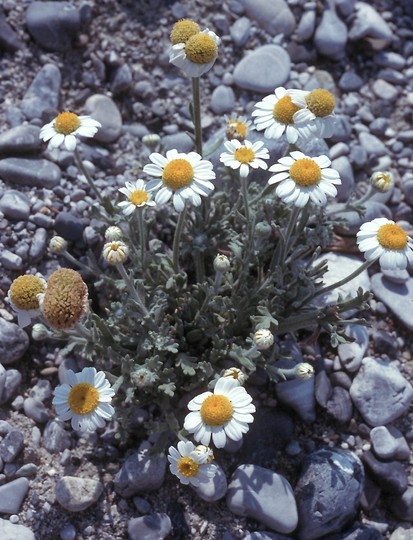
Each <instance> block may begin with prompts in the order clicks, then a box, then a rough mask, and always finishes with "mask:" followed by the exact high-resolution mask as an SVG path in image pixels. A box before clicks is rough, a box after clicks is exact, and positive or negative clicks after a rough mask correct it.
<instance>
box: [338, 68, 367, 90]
mask: <svg viewBox="0 0 413 540" xmlns="http://www.w3.org/2000/svg"><path fill="white" fill-rule="evenodd" d="M363 84H364V81H363V79H362V78H361V77H360V76H359V75H357V73H355V72H354V71H352V70H349V71H345V72H344V73H343V75H342V76H341V77H340V79H339V81H338V87H339V88H340V90H343V92H356V91H357V90H360V88H361V87H362V86H363Z"/></svg>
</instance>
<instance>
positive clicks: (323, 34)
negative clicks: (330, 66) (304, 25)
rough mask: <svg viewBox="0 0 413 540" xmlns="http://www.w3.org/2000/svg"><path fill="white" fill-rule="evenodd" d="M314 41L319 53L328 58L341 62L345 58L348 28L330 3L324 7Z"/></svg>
mask: <svg viewBox="0 0 413 540" xmlns="http://www.w3.org/2000/svg"><path fill="white" fill-rule="evenodd" d="M313 41H314V45H315V47H316V49H317V51H318V52H319V53H320V54H322V55H324V56H327V57H328V58H332V59H333V60H340V59H341V58H343V57H344V56H345V47H346V43H347V26H346V25H345V23H344V22H343V21H342V20H341V19H340V18H339V17H337V14H336V12H335V10H334V9H332V6H331V5H329V4H328V2H327V3H326V4H325V5H324V9H323V13H322V16H321V21H320V22H319V24H318V26H317V29H316V31H315V34H314V40H313Z"/></svg>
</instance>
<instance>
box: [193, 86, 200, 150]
mask: <svg viewBox="0 0 413 540" xmlns="http://www.w3.org/2000/svg"><path fill="white" fill-rule="evenodd" d="M192 105H193V111H194V118H193V120H194V127H195V149H196V151H197V152H198V154H199V155H200V156H202V128H201V99H200V91H199V77H192Z"/></svg>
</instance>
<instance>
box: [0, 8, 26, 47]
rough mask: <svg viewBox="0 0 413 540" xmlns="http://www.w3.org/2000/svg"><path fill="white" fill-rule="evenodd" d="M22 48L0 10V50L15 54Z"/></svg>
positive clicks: (16, 35)
mask: <svg viewBox="0 0 413 540" xmlns="http://www.w3.org/2000/svg"><path fill="white" fill-rule="evenodd" d="M22 46H23V43H22V41H21V40H20V38H19V36H18V34H16V32H15V31H14V30H13V28H12V27H11V26H10V25H9V23H8V22H7V19H6V17H5V15H4V11H3V9H2V8H0V50H3V51H9V52H15V51H17V50H19V49H21V47H22Z"/></svg>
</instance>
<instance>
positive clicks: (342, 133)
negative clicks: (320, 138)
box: [330, 114, 353, 143]
mask: <svg viewBox="0 0 413 540" xmlns="http://www.w3.org/2000/svg"><path fill="white" fill-rule="evenodd" d="M352 129H353V128H352V124H351V122H350V120H349V118H348V116H347V115H345V114H337V115H336V122H335V124H334V133H333V135H332V136H331V137H330V141H332V142H333V143H335V142H347V141H350V139H351V133H352Z"/></svg>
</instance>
